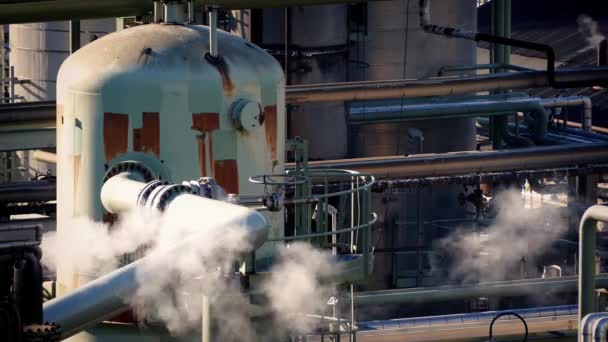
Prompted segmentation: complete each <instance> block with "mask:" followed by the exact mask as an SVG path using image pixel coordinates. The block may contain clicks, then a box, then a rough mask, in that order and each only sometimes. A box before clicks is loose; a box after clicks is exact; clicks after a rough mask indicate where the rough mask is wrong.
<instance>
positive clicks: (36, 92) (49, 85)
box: [9, 19, 116, 102]
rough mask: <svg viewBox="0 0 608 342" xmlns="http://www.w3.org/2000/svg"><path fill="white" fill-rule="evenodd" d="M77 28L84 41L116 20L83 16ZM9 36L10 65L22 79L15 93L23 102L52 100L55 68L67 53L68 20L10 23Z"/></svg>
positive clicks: (112, 28) (108, 29) (104, 31)
mask: <svg viewBox="0 0 608 342" xmlns="http://www.w3.org/2000/svg"><path fill="white" fill-rule="evenodd" d="M80 28H81V32H80V43H81V45H85V44H88V43H90V42H91V41H94V40H96V39H98V38H100V37H103V36H104V35H106V34H108V33H110V32H113V31H115V29H116V20H115V19H96V20H83V21H82V23H81V26H80ZM9 39H10V47H11V55H10V66H11V67H14V69H15V76H16V77H17V78H18V79H20V80H23V82H20V83H19V84H16V85H15V95H17V96H22V97H23V100H24V101H26V102H32V101H46V100H54V99H55V91H56V87H57V84H56V82H57V72H58V71H59V67H60V66H61V63H63V61H64V60H65V59H66V58H68V56H69V55H70V48H69V44H70V39H69V24H68V22H66V21H56V22H47V23H31V24H13V25H10V26H9Z"/></svg>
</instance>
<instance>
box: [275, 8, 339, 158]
mask: <svg viewBox="0 0 608 342" xmlns="http://www.w3.org/2000/svg"><path fill="white" fill-rule="evenodd" d="M263 13H264V15H263V24H264V26H263V44H264V46H265V47H267V48H268V49H270V50H273V51H275V52H276V54H277V57H278V58H279V59H280V60H281V61H282V62H283V64H285V62H287V66H285V69H286V72H287V75H288V76H287V78H288V82H289V84H290V85H300V84H317V83H336V82H345V81H346V73H347V64H348V63H347V60H346V46H347V42H348V30H347V28H348V26H347V5H345V4H337V5H323V6H301V7H292V8H289V9H287V10H284V9H265V10H264V12H263ZM285 15H287V18H285ZM285 24H287V28H285ZM285 43H287V48H285ZM285 53H286V54H287V56H285ZM289 118H290V119H289V131H290V132H289V134H290V136H291V137H296V136H299V137H302V138H304V139H306V140H307V141H308V145H309V156H310V158H311V159H338V158H344V157H345V156H346V153H347V127H346V116H345V107H344V102H324V103H312V104H303V105H297V106H293V107H292V108H291V110H290V111H289Z"/></svg>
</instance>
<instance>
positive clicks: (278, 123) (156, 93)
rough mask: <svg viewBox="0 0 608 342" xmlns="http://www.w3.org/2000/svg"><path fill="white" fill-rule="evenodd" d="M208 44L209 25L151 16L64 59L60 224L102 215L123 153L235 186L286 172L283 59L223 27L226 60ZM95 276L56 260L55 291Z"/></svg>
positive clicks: (174, 176) (174, 173)
mask: <svg viewBox="0 0 608 342" xmlns="http://www.w3.org/2000/svg"><path fill="white" fill-rule="evenodd" d="M208 51H209V31H208V28H207V27H203V26H189V25H165V24H151V25H143V26H137V27H133V28H130V29H126V30H124V31H120V32H117V33H113V34H110V35H108V36H105V37H103V38H100V39H98V40H96V41H94V42H92V43H91V44H88V45H87V46H85V47H83V48H82V49H80V50H78V51H77V52H76V53H75V54H73V55H72V56H70V57H69V58H68V59H67V60H66V61H65V63H64V64H63V65H62V67H61V69H60V71H59V76H58V85H57V140H58V141H57V144H58V147H57V154H58V165H60V168H59V170H58V177H57V183H58V186H57V189H58V191H57V200H58V208H57V212H58V214H57V216H58V227H60V228H59V229H61V227H62V226H63V222H66V220H67V219H69V218H70V217H73V216H86V217H89V218H91V219H94V220H102V218H103V217H104V212H103V208H102V205H101V202H100V196H99V193H100V190H101V186H102V179H103V176H104V173H105V172H106V170H107V169H108V167H109V166H111V165H114V164H116V163H117V162H119V161H122V160H127V159H128V160H138V161H141V162H143V163H144V164H148V163H147V162H146V161H147V160H149V159H150V158H154V159H157V161H158V165H162V167H161V168H160V169H162V171H160V170H157V171H159V172H160V173H162V174H163V175H165V178H170V179H171V180H172V181H174V182H179V181H182V180H191V179H198V178H200V177H202V176H212V177H215V178H216V179H217V181H218V183H219V184H220V185H221V186H223V187H224V188H225V189H226V191H227V192H228V193H239V194H259V193H261V191H262V189H261V188H260V186H259V185H255V184H251V183H249V182H248V178H249V177H250V176H251V175H255V174H268V173H280V172H283V167H284V160H283V155H284V144H282V142H283V141H284V140H285V133H284V128H283V127H284V126H285V122H284V121H285V113H284V108H285V105H284V94H285V89H284V88H285V82H284V79H283V72H282V70H281V67H280V65H279V64H278V63H277V62H276V60H275V59H274V58H273V57H271V56H270V55H268V54H267V53H266V52H264V51H263V50H262V49H260V48H258V47H256V46H254V45H252V44H250V43H248V42H246V41H245V40H242V39H241V38H238V37H236V36H232V35H230V34H228V33H225V32H218V51H219V55H220V56H221V57H222V59H221V61H220V62H219V63H218V62H217V61H213V62H212V61H211V60H212V59H207V58H206V57H205V55H206V54H207V53H208ZM237 104H239V105H238V106H237ZM243 123H246V125H245V124H243ZM269 215H270V216H271V217H270V219H271V222H272V226H273V229H274V230H273V231H272V232H270V234H271V236H275V237H276V236H279V234H282V231H283V223H282V213H274V214H269ZM201 219H204V218H201ZM260 254H263V252H262V253H260ZM91 276H94V275H78V272H77V270H73V269H66V268H65V267H61V265H59V269H58V283H59V292H60V293H62V292H64V291H65V290H69V289H71V288H75V287H77V286H79V285H80V284H82V282H83V281H86V280H87V279H90V277H91Z"/></svg>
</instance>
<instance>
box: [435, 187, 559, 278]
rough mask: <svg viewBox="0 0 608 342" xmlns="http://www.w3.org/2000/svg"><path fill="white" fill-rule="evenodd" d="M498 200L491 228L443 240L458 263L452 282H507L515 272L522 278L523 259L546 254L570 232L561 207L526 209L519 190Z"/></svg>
mask: <svg viewBox="0 0 608 342" xmlns="http://www.w3.org/2000/svg"><path fill="white" fill-rule="evenodd" d="M537 200H538V199H537ZM494 201H495V205H496V206H497V207H498V208H497V209H498V214H497V216H496V219H495V221H494V223H493V224H492V225H491V226H490V227H487V228H482V229H483V231H478V232H471V231H470V229H469V230H467V231H462V230H460V231H456V232H454V233H452V234H450V235H449V236H447V237H446V238H444V239H442V240H440V247H441V248H442V249H443V250H445V251H446V252H447V253H449V254H450V255H451V256H452V259H453V260H454V263H453V264H452V265H451V268H450V274H449V276H450V278H451V279H452V280H459V281H462V282H464V283H470V282H483V281H492V280H504V279H506V278H509V275H510V274H513V272H516V273H514V274H516V275H517V276H519V267H520V263H521V260H522V257H527V258H534V257H536V256H539V255H541V254H543V253H544V252H546V251H547V250H548V249H549V248H550V247H551V245H552V243H553V242H554V241H555V240H556V239H558V238H559V236H560V235H562V234H563V233H564V232H565V231H566V230H567V225H566V223H565V222H564V220H563V218H561V217H560V216H561V214H560V209H559V208H558V207H554V206H544V207H542V208H526V207H525V206H524V200H523V199H522V194H521V193H520V192H519V191H516V190H509V191H504V192H502V193H499V194H498V195H497V196H496V198H495V199H494Z"/></svg>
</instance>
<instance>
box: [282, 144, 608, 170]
mask: <svg viewBox="0 0 608 342" xmlns="http://www.w3.org/2000/svg"><path fill="white" fill-rule="evenodd" d="M607 162H608V143H594V144H580V145H558V146H548V147H531V148H522V149H516V150H498V151H472V152H451V153H443V154H425V155H415V156H412V157H404V156H391V157H375V158H358V159H341V160H324V161H312V162H309V166H311V167H324V168H332V169H334V168H337V169H347V170H354V171H358V172H361V173H366V174H372V175H374V176H375V177H376V178H409V177H427V176H435V177H440V176H453V175H465V174H471V173H473V174H474V173H487V172H501V171H518V170H519V171H521V170H534V169H539V168H556V167H565V166H576V165H585V164H602V163H607ZM288 167H289V165H288Z"/></svg>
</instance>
